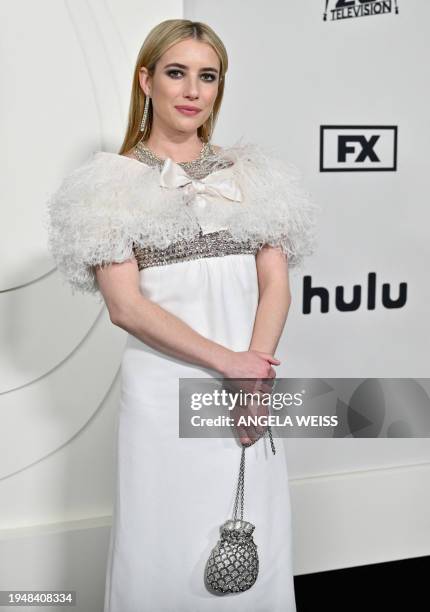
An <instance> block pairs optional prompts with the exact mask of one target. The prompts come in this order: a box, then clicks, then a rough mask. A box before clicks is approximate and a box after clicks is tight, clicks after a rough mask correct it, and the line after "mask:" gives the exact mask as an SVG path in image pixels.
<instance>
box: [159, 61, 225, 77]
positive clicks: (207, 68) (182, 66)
mask: <svg viewBox="0 0 430 612" xmlns="http://www.w3.org/2000/svg"><path fill="white" fill-rule="evenodd" d="M173 66H177V67H178V68H184V69H185V70H186V69H187V68H188V66H185V64H178V63H176V62H175V63H173V64H166V65H165V66H164V68H171V67H173ZM201 70H210V71H212V72H216V73H217V74H218V70H217V69H216V68H213V67H212V66H206V68H201Z"/></svg>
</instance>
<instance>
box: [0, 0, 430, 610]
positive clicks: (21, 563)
mask: <svg viewBox="0 0 430 612" xmlns="http://www.w3.org/2000/svg"><path fill="white" fill-rule="evenodd" d="M179 17H185V18H189V19H193V20H199V21H204V22H206V23H208V24H209V25H210V26H211V27H213V28H214V29H215V31H216V32H217V33H218V34H219V35H220V37H221V38H222V40H223V41H224V43H225V45H226V47H227V50H228V53H229V61H230V67H229V70H228V73H227V77H226V91H225V97H224V103H223V107H222V110H221V113H220V117H219V122H218V125H217V128H216V132H215V135H214V138H213V142H214V143H215V144H219V145H229V144H231V143H233V142H234V141H235V140H237V139H238V138H240V137H241V136H242V137H243V138H244V140H245V141H252V142H257V143H262V144H269V145H275V146H276V147H277V148H278V150H279V152H280V155H282V156H283V157H285V159H287V160H289V161H291V162H293V163H294V164H295V165H296V166H297V167H298V168H299V169H300V170H301V172H302V177H303V181H304V183H305V185H306V187H307V188H308V190H309V191H310V192H311V193H312V195H313V196H314V198H315V200H316V201H317V202H318V204H319V205H320V206H321V208H322V214H321V215H320V223H319V227H318V248H317V251H316V253H315V255H314V256H313V257H312V258H309V259H308V260H307V262H306V268H305V270H304V271H301V272H300V273H296V272H292V273H291V289H292V293H293V302H292V307H291V310H290V314H289V317H288V322H287V325H286V328H285V332H284V334H283V337H282V339H281V342H280V344H279V347H278V351H277V356H278V357H279V358H280V359H281V361H282V365H281V366H280V367H279V368H278V369H277V375H278V376H303V377H357V378H361V379H363V380H366V379H367V378H371V377H388V378H390V377H393V378H394V377H426V376H427V375H428V360H427V355H428V344H429V325H428V312H427V311H428V303H429V300H430V290H429V284H428V282H427V281H426V280H425V279H426V277H427V275H426V272H427V265H428V262H429V241H428V240H427V234H428V228H427V223H428V222H429V213H428V209H427V200H428V195H429V194H428V191H429V189H428V173H429V168H428V155H427V154H426V150H427V143H428V140H429V136H430V129H429V127H430V126H429V119H428V105H429V91H428V89H429V85H428V79H425V78H423V66H425V65H426V62H425V59H426V58H427V57H428V51H429V45H428V34H429V26H428V24H429V21H430V5H429V4H428V3H425V2H422V1H419V0H408V2H406V1H405V0H403V1H402V0H398V2H390V1H389V0H388V1H385V2H378V1H370V2H363V1H354V0H351V1H347V0H337V1H336V0H329V1H325V0H321V1H317V0H313V1H308V2H303V0H288V1H287V2H281V1H279V0H270V1H269V2H264V3H261V2H259V1H256V0H248V2H247V3H246V4H243V3H241V2H238V1H237V0H236V1H232V0H228V1H227V0H218V2H217V3H216V5H215V3H214V2H211V1H210V0H199V1H198V2H193V1H189V0H188V1H184V2H179V1H173V0H165V1H164V2H163V3H155V2H142V1H141V0H121V1H120V0H106V1H104V0H88V1H85V0H73V1H65V2H58V1H57V0H40V1H39V2H37V3H33V2H30V0H24V1H23V2H20V3H18V4H13V3H10V2H7V1H6V0H0V24H1V25H0V28H1V40H2V46H1V52H0V73H1V79H2V96H1V97H0V110H1V112H0V130H1V135H2V140H3V144H4V146H3V147H2V149H1V152H0V162H1V164H2V167H3V172H2V182H1V190H2V201H3V205H2V208H1V223H0V255H1V266H0V393H1V395H0V409H1V428H2V434H3V435H2V436H1V447H0V472H1V473H0V507H1V513H0V538H1V539H2V553H1V555H0V576H1V579H0V589H14V588H16V589H18V588H25V589H29V588H38V589H40V588H41V585H43V588H50V589H62V588H73V589H76V590H77V591H78V592H79V594H80V601H78V606H77V608H76V609H77V610H79V611H81V610H82V612H83V611H84V610H85V612H92V610H94V611H97V610H101V606H102V596H103V584H104V572H105V565H104V564H105V560H106V555H107V545H108V532H109V526H110V520H111V511H112V499H113V490H114V482H113V474H114V464H113V448H114V427H115V418H116V410H117V405H118V391H119V379H118V368H119V363H120V358H121V352H122V349H123V346H124V342H125V332H123V331H122V330H120V329H119V328H115V327H114V326H113V325H112V324H111V323H110V320H109V317H108V315H107V311H106V309H105V308H100V306H98V305H97V304H96V303H95V302H94V300H92V299H91V297H89V296H88V297H87V296H81V295H76V296H74V297H73V298H72V297H71V293H70V291H69V290H68V288H67V286H64V285H62V283H61V281H60V279H59V276H58V273H57V271H56V270H55V267H54V264H53V261H52V260H51V259H50V257H49V254H48V252H47V246H46V239H47V237H46V234H45V230H44V228H43V225H42V218H43V210H44V207H45V203H46V199H47V197H48V196H49V194H50V193H51V192H52V191H54V189H55V188H56V187H57V186H58V185H59V183H60V182H61V179H62V177H63V176H64V175H65V174H66V173H67V172H69V171H71V170H72V169H73V168H74V167H76V166H77V165H79V164H80V163H81V162H82V161H83V160H85V159H86V158H87V156H88V155H89V153H90V152H92V151H96V150H106V151H113V152H116V151H117V150H118V148H119V145H120V143H121V141H122V137H123V133H124V130H125V124H126V117H127V111H128V104H129V94H130V89H131V77H132V71H133V67H134V63H135V59H136V56H137V53H138V50H139V48H140V46H141V44H142V42H143V40H144V38H145V36H146V34H147V33H148V32H149V30H150V29H151V28H152V27H153V26H154V25H155V24H157V23H159V22H160V21H163V20H164V19H170V18H179ZM383 287H385V290H384V293H383ZM369 294H370V295H372V296H374V298H375V305H374V308H371V309H370V308H369V306H368V296H369ZM321 295H322V296H323V299H321V297H319V296H321ZM336 296H338V297H337V299H336ZM348 303H352V306H350V307H348V306H347V304H348ZM404 410H405V414H407V410H408V406H405V407H404ZM283 443H284V444H286V446H287V456H288V470H289V475H290V486H291V492H292V503H293V516H294V551H295V552H294V554H295V557H294V563H295V573H296V574H302V573H307V572H314V571H320V570H328V569H334V568H338V567H348V566H354V565H362V564H366V563H376V562H378V561H388V560H392V559H401V558H406V557H415V556H420V555H425V554H429V552H430V524H429V518H428V517H429V516H430V512H429V510H430V496H429V487H428V482H429V477H430V469H429V462H430V450H429V445H428V441H427V439H352V438H351V437H350V438H347V439H342V440H339V439H336V440H332V439H303V438H301V439H293V438H290V439H288V440H284V441H283ZM403 525H404V526H405V527H403Z"/></svg>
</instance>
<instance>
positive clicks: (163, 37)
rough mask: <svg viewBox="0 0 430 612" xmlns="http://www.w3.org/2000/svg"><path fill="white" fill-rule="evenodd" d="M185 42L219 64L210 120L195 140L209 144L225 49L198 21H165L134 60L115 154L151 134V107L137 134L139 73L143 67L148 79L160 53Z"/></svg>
mask: <svg viewBox="0 0 430 612" xmlns="http://www.w3.org/2000/svg"><path fill="white" fill-rule="evenodd" d="M188 38H193V39H195V40H199V41H202V42H205V43H208V44H210V45H211V46H212V48H213V49H214V51H215V53H216V54H217V55H218V57H219V60H220V74H219V86H218V95H217V97H216V99H215V103H214V107H213V119H212V121H211V119H210V117H209V118H208V119H207V120H206V121H205V122H204V123H203V124H202V125H201V126H200V127H199V128H198V130H197V133H198V136H199V137H200V138H201V139H202V140H203V142H208V141H209V139H210V137H211V134H212V132H213V127H214V126H215V123H216V120H217V117H218V112H219V109H220V107H221V102H222V98H223V94H224V75H225V73H226V72H227V69H228V56H227V51H226V48H225V47H224V45H223V43H222V41H221V39H220V38H219V37H218V36H217V34H215V32H214V31H213V30H212V28H210V27H209V26H208V25H206V24H205V23H202V22H200V21H189V20H188V19H167V20H166V21H162V22H161V23H159V24H158V25H156V26H155V27H154V28H153V29H152V30H151V31H150V32H149V34H148V36H147V37H146V38H145V40H144V43H143V45H142V46H141V48H140V51H139V54H138V56H137V61H136V66H135V69H134V76H133V85H132V90H131V99H130V107H129V113H128V125H127V130H126V134H125V137H124V141H123V143H122V145H121V148H120V150H119V151H118V153H119V154H122V153H124V152H126V151H128V150H129V149H131V148H132V147H134V146H135V145H136V143H137V142H138V141H139V140H141V139H143V140H147V139H148V138H149V135H150V133H151V128H152V120H153V117H152V103H151V104H150V106H149V112H148V116H147V120H146V126H145V129H144V131H143V132H141V131H140V123H141V121H142V116H143V110H144V107H145V99H146V96H145V93H144V92H143V91H142V89H141V87H140V83H139V69H140V68H141V67H142V66H145V67H146V68H147V69H148V73H149V75H151V76H152V75H153V74H154V71H155V65H156V63H157V61H158V60H159V59H160V57H161V56H162V55H163V53H164V52H165V51H167V49H168V48H169V47H170V46H171V45H173V44H175V43H177V42H180V41H181V40H185V39H188Z"/></svg>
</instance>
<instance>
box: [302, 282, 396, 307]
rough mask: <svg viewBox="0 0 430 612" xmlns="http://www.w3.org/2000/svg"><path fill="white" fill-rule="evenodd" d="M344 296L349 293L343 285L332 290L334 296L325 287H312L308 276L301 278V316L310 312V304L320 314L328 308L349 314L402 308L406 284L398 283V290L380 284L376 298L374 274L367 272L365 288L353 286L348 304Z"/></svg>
mask: <svg viewBox="0 0 430 612" xmlns="http://www.w3.org/2000/svg"><path fill="white" fill-rule="evenodd" d="M345 294H350V292H349V291H348V292H347V290H346V289H345V287H344V286H343V285H338V286H337V287H336V288H335V290H334V295H330V291H329V290H328V289H326V288H325V287H313V286H312V277H311V276H310V275H307V276H304V277H303V314H309V313H310V312H311V302H312V301H313V303H314V304H319V305H320V308H321V312H328V311H329V309H330V307H331V308H333V307H334V308H336V309H337V310H339V311H341V312H349V311H352V310H358V309H359V308H362V307H365V308H367V309H368V310H374V309H375V308H376V302H377V300H378V305H382V306H383V307H384V308H402V307H403V306H404V305H405V304H406V296H407V284H406V283H399V286H398V289H394V288H392V287H391V285H390V283H382V285H381V295H380V298H379V297H377V284H376V272H369V274H368V276H367V287H364V286H362V285H354V286H353V289H352V298H351V299H350V301H349V302H348V301H347V300H346V299H345ZM330 298H333V299H334V305H331V304H330Z"/></svg>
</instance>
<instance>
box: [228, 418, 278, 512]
mask: <svg viewBox="0 0 430 612" xmlns="http://www.w3.org/2000/svg"><path fill="white" fill-rule="evenodd" d="M267 431H268V432H269V438H270V446H271V447H272V453H273V454H274V455H275V454H276V449H275V443H274V442H273V437H272V429H271V427H270V425H268V426H267ZM264 435H265V434H263V436H261V437H262V438H263V437H264ZM257 441H258V440H256V442H257ZM254 444H255V442H254ZM248 446H250V445H248ZM246 448H247V446H246V445H244V444H243V445H242V453H241V456H240V467H239V478H238V481H237V489H236V498H235V500H234V509H233V520H234V521H236V520H237V511H238V506H239V496H240V520H241V521H243V506H244V498H245V450H246Z"/></svg>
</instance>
